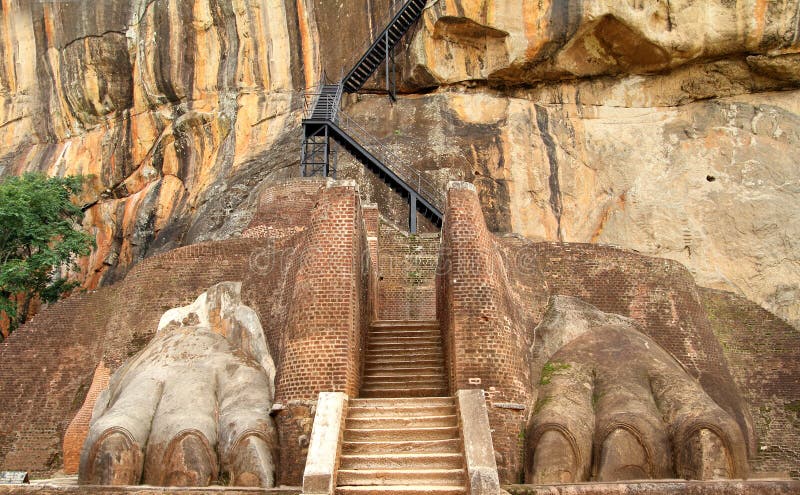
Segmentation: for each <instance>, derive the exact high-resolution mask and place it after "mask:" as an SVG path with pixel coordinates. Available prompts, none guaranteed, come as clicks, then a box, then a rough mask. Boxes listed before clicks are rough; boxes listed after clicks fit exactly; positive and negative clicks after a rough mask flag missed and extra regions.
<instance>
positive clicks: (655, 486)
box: [0, 479, 800, 495]
mask: <svg viewBox="0 0 800 495" xmlns="http://www.w3.org/2000/svg"><path fill="white" fill-rule="evenodd" d="M503 488H504V489H505V490H506V491H508V492H509V493H510V494H511V495H734V494H747V495H790V494H791V495H796V494H800V481H796V480H785V479H782V480H751V481H742V480H734V481H683V480H653V481H637V482H631V483H570V484H562V485H509V486H505V487H503ZM0 493H3V492H2V491H0Z"/></svg>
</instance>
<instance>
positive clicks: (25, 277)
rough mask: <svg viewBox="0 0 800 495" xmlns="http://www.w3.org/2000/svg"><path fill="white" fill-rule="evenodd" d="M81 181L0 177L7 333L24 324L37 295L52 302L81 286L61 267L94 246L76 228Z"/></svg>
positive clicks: (1, 287)
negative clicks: (66, 274) (75, 201)
mask: <svg viewBox="0 0 800 495" xmlns="http://www.w3.org/2000/svg"><path fill="white" fill-rule="evenodd" d="M83 180H84V179H83V178H82V177H63V178H61V177H46V176H44V175H42V174H36V173H27V174H25V175H22V176H19V177H9V178H7V179H5V180H4V181H3V182H0V312H2V313H4V314H5V316H7V317H8V323H9V327H8V329H7V330H8V331H9V332H11V331H13V330H15V329H16V328H18V327H19V326H20V325H22V324H23V323H25V321H26V320H27V319H28V316H29V309H30V305H31V302H32V301H33V300H34V299H35V298H37V297H38V298H40V299H41V300H42V301H44V302H53V301H56V300H57V299H58V298H59V297H60V296H61V295H62V294H63V293H64V292H66V291H69V290H71V289H73V288H74V287H75V286H76V285H77V284H76V283H75V282H70V281H69V280H67V279H66V278H63V277H62V276H61V272H62V269H74V268H75V262H76V259H77V256H81V255H87V254H89V253H90V252H91V248H92V246H93V245H94V240H93V238H92V237H91V236H90V235H88V234H87V233H85V232H82V231H80V230H78V229H79V226H80V222H81V220H82V219H83V211H82V210H81V208H80V207H79V206H77V205H76V204H74V203H73V202H72V198H73V197H74V196H75V195H76V194H78V193H79V192H80V190H81V187H82V184H83ZM0 338H1V337H0Z"/></svg>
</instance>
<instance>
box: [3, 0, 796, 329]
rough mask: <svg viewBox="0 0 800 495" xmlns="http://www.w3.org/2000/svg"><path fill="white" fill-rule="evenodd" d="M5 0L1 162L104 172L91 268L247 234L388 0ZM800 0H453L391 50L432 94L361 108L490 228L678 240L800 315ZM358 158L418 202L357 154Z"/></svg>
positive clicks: (97, 275) (732, 281) (722, 278)
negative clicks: (309, 89)
mask: <svg viewBox="0 0 800 495" xmlns="http://www.w3.org/2000/svg"><path fill="white" fill-rule="evenodd" d="M0 5H2V11H0V15H1V16H2V20H3V22H0V31H2V36H0V40H2V41H0V54H2V55H0V58H2V64H0V102H1V103H2V104H1V105H0V174H9V173H19V172H21V171H23V170H42V171H47V172H49V173H73V172H81V173H89V174H94V175H95V179H94V180H93V182H92V186H91V188H90V191H88V192H87V193H86V197H85V198H84V201H86V202H87V203H94V202H95V201H97V203H95V204H94V206H92V207H91V208H89V210H88V215H87V219H86V226H87V227H88V228H89V229H90V230H91V231H92V232H93V233H94V234H95V236H96V237H97V241H98V249H97V251H96V252H95V253H94V254H93V255H92V256H91V257H89V258H88V259H86V260H84V261H83V263H82V264H83V266H84V269H83V273H82V277H83V278H84V279H85V280H86V282H85V283H86V286H87V287H95V286H96V285H98V284H100V283H108V282H113V281H115V280H119V279H120V278H121V276H123V275H124V273H126V272H127V270H128V269H129V268H130V267H131V266H132V265H133V264H135V263H137V262H138V261H139V260H141V259H142V258H144V257H145V256H149V255H151V254H153V253H157V252H160V251H164V250H167V249H170V248H173V247H176V246H179V245H185V244H190V243H194V242H198V241H201V240H213V239H221V238H226V237H230V236H235V235H238V234H239V233H240V232H241V230H242V229H243V228H244V227H245V226H246V224H247V218H248V214H249V213H250V212H252V209H253V208H254V205H255V202H256V201H255V198H257V196H258V191H259V190H260V189H261V188H262V187H263V185H264V184H265V183H266V182H269V181H272V180H274V179H275V178H280V177H285V176H288V175H295V174H297V167H296V165H297V162H298V159H299V146H298V142H299V139H300V137H299V132H298V129H297V126H298V123H299V110H300V108H301V101H300V98H299V91H300V90H302V89H303V88H305V87H306V86H309V85H311V84H313V83H314V81H317V79H318V76H319V74H320V72H321V70H323V69H324V70H326V71H327V73H328V74H329V75H331V76H332V77H334V76H336V75H338V74H340V73H341V70H342V69H343V68H344V67H345V66H346V65H347V62H349V61H352V60H353V58H354V57H356V56H357V53H356V52H357V51H358V50H359V49H360V48H361V47H362V45H363V42H364V41H365V40H366V39H367V38H368V36H369V34H370V33H375V32H377V31H378V30H379V29H380V27H381V25H382V24H383V22H385V19H386V15H387V9H388V2H387V1H386V0H348V1H346V2H341V3H339V4H335V5H332V4H330V2H322V1H320V0H316V1H311V0H307V1H299V2H290V1H282V0H271V1H269V2H267V3H264V2H257V1H254V0H156V1H144V0H114V1H110V2H106V3H105V4H104V5H103V6H102V7H96V6H95V5H94V4H93V3H92V2H78V3H74V2H73V3H69V4H65V3H63V2H48V1H45V2H19V1H15V0H5V1H3V2H2V4H0ZM799 12H800V3H798V1H797V0H791V1H788V2H784V3H775V2H766V1H764V0H750V1H736V2H723V1H714V2H698V1H692V0H672V1H670V2H667V3H665V2H660V1H654V0H647V1H637V2H627V3H619V2H610V1H605V0H591V1H589V0H586V1H581V2H575V1H567V0H548V1H545V2H533V1H529V0H514V1H503V2H499V1H495V0H481V1H464V0H448V1H444V0H440V1H436V2H431V3H430V5H429V8H428V9H427V10H426V13H425V14H424V17H423V20H422V22H421V23H420V24H419V26H418V27H416V28H415V29H414V30H413V32H412V33H411V36H410V37H409V38H407V39H406V45H407V47H406V48H403V49H402V50H401V53H400V54H401V57H400V60H401V63H400V67H399V68H400V73H401V86H402V88H403V89H404V91H406V92H419V91H421V90H422V89H424V90H425V91H429V90H434V93H433V94H432V95H422V94H407V95H406V96H404V97H402V98H401V101H400V103H399V104H398V105H395V106H394V107H389V105H388V103H387V102H386V100H385V99H384V98H377V97H375V98H364V99H362V100H361V101H360V102H359V101H356V99H352V100H351V101H350V102H349V103H348V104H347V105H346V106H347V107H348V108H347V110H348V112H350V113H352V114H354V116H355V117H357V118H358V119H359V120H360V121H362V122H363V123H365V124H367V128H368V129H370V130H375V131H376V133H377V134H379V135H380V136H382V137H384V138H386V139H387V140H388V142H389V143H390V144H391V146H392V147H393V148H394V149H395V150H397V151H398V153H399V154H400V155H401V156H402V157H403V158H405V159H407V160H408V161H409V162H411V163H412V164H414V165H415V166H417V167H419V168H421V169H424V170H428V171H429V173H430V175H431V176H432V178H433V179H435V180H436V181H438V182H439V183H441V184H442V186H444V184H445V183H446V182H447V180H449V179H451V178H458V177H461V178H464V179H467V180H470V181H474V182H475V183H476V184H478V185H479V188H480V190H481V199H482V202H483V205H484V210H485V212H486V214H487V217H488V218H489V223H490V226H491V227H492V228H493V229H494V230H503V231H515V232H519V233H523V234H524V235H526V236H528V237H530V238H531V239H534V240H540V239H548V240H557V239H563V240H569V241H587V242H600V243H611V244H617V245H621V246H624V247H628V248H633V249H637V250H639V251H642V252H645V253H648V254H654V255H658V256H665V257H669V258H673V259H677V260H678V261H681V262H683V263H685V264H687V265H688V266H689V267H690V268H691V269H692V270H693V271H694V272H695V275H696V276H697V277H698V280H699V282H700V283H701V284H703V285H706V286H710V287H714V288H719V289H725V290H732V291H735V292H737V293H739V294H741V295H744V296H746V297H747V298H749V299H751V300H753V301H756V302H757V303H759V304H760V305H762V306H763V307H765V308H766V309H768V310H770V311H772V312H774V313H776V314H778V315H780V316H781V317H783V318H785V319H787V320H789V321H790V322H792V323H793V324H794V325H795V326H798V324H800V323H798V322H800V303H798V302H797V301H798V300H800V299H799V298H798V297H796V296H797V294H798V293H799V292H800V274H799V273H798V268H797V266H798V247H797V245H796V242H795V241H794V239H796V238H797V237H798V235H797V234H798V229H800V227H798V226H797V215H792V214H791V213H792V212H793V211H794V210H795V209H796V208H793V206H794V205H795V204H796V202H797V201H796V197H797V194H798V187H800V186H798V184H799V183H800V179H798V175H797V171H796V167H794V166H793V162H792V158H791V157H792V156H794V155H796V154H797V153H798V146H799V145H798V138H797V136H798V122H799V119H798V113H799V111H798V108H797V101H798V97H797V92H796V88H797V87H798V86H799V85H800V80H798V76H797V74H799V73H800V66H799V65H798V64H800V58H798V57H800V55H798V52H799V51H800V40H799V38H800V29H799V28H798V19H800V18H799V17H798V16H799V15H800V14H799ZM342 32H347V33H348V36H341V33H342ZM380 83H381V81H380V78H379V77H378V78H376V80H375V81H373V82H372V83H371V86H370V87H371V88H378V87H380V86H381V84H380ZM778 90H794V91H792V92H787V93H772V92H774V91H778ZM347 174H350V175H352V176H355V177H357V178H358V179H359V181H360V182H361V183H362V186H364V187H362V192H363V193H364V194H365V195H367V196H369V197H370V199H377V200H378V201H379V203H380V204H381V208H382V209H383V211H384V213H385V214H394V215H395V216H396V217H397V218H402V217H403V216H404V213H403V212H402V211H403V208H404V205H403V202H402V200H400V199H398V198H396V197H395V195H393V194H392V193H391V192H389V191H387V190H385V188H383V187H382V186H381V185H379V184H378V183H375V182H373V181H372V180H371V178H370V177H369V175H368V174H365V173H364V172H363V170H362V169H361V168H360V166H359V167H356V168H354V169H353V170H351V171H349V172H347ZM706 177H709V178H711V179H712V180H713V182H708V181H707V180H706ZM730 212H737V213H736V215H735V217H732V216H731V214H730Z"/></svg>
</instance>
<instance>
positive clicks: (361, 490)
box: [336, 485, 467, 495]
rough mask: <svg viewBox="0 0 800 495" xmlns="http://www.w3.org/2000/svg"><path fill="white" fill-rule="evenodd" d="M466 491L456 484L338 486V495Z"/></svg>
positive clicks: (459, 493) (462, 493)
mask: <svg viewBox="0 0 800 495" xmlns="http://www.w3.org/2000/svg"><path fill="white" fill-rule="evenodd" d="M466 493H467V490H466V488H464V487H463V486H455V485H453V486H441V485H440V486H436V485H383V486H338V487H336V495H364V494H369V495H428V494H431V495H466Z"/></svg>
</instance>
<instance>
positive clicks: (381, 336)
mask: <svg viewBox="0 0 800 495" xmlns="http://www.w3.org/2000/svg"><path fill="white" fill-rule="evenodd" d="M368 340H369V342H370V343H372V342H416V341H419V340H435V341H437V342H441V341H442V336H441V334H440V333H438V332H427V333H424V334H416V335H398V334H396V333H372V332H370V334H369V336H368Z"/></svg>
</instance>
